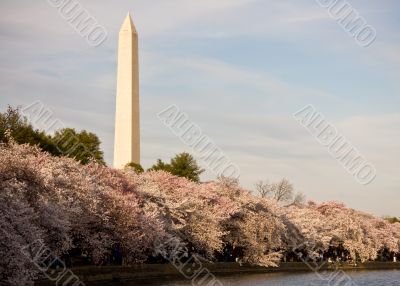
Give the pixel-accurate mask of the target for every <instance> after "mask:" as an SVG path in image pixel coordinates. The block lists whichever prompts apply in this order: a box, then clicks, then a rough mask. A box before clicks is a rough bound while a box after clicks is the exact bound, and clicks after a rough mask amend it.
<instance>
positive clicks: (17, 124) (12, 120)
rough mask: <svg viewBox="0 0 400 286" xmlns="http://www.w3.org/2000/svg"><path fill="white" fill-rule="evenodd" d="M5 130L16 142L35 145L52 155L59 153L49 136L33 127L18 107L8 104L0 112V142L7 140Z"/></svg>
mask: <svg viewBox="0 0 400 286" xmlns="http://www.w3.org/2000/svg"><path fill="white" fill-rule="evenodd" d="M7 130H9V132H10V135H11V137H12V138H13V139H14V140H15V142H17V143H18V144H29V145H37V146H39V147H40V148H41V149H42V150H43V151H46V152H49V153H50V154H52V155H56V156H57V155H60V154H61V152H60V151H59V150H58V148H57V146H56V144H55V143H54V142H53V141H52V139H51V138H50V136H48V135H46V134H45V132H43V131H39V130H37V129H34V128H33V127H32V125H31V124H29V123H28V120H27V119H26V117H24V116H22V115H21V113H20V111H19V109H18V108H12V107H11V106H8V108H7V110H6V111H5V112H4V113H0V142H3V143H6V142H7V140H8V139H7V137H6V135H5V133H6V131H7Z"/></svg>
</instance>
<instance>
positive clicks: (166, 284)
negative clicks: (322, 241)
mask: <svg viewBox="0 0 400 286" xmlns="http://www.w3.org/2000/svg"><path fill="white" fill-rule="evenodd" d="M330 274H332V273H322V277H329V275H330ZM345 275H346V276H343V274H342V276H340V278H342V279H340V278H339V276H336V278H334V279H332V280H331V281H330V282H329V280H325V281H324V280H322V279H321V278H319V277H318V276H317V275H316V274H315V273H293V274H290V273H272V274H251V275H235V276H225V277H219V278H218V279H219V281H220V282H221V283H222V284H223V285H224V286H350V285H351V286H400V270H389V271H386V270H385V271H383V270H382V271H350V272H346V273H345ZM344 279H351V280H352V281H353V282H354V284H351V283H350V282H349V283H348V284H346V282H347V281H351V280H344ZM206 284H207V283H204V284H201V283H199V284H196V283H193V284H192V283H191V281H190V280H184V279H181V280H175V281H165V280H158V281H155V280H153V281H134V282H133V281H132V282H125V283H121V284H107V285H105V284H104V285H102V286H117V285H118V286H136V285H137V286H139V285H140V286H192V285H195V286H197V285H199V286H203V285H204V286H205V285H206ZM215 285H219V284H215Z"/></svg>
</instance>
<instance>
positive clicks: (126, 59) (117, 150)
mask: <svg viewBox="0 0 400 286" xmlns="http://www.w3.org/2000/svg"><path fill="white" fill-rule="evenodd" d="M139 117H140V116H139V56H138V34H137V32H136V29H135V26H134V25H133V22H132V19H131V16H130V14H129V13H128V16H126V18H125V21H124V23H123V24H122V27H121V30H120V32H119V44H118V76H117V99H116V110H115V137H114V168H118V169H122V168H124V166H125V165H126V164H128V163H130V162H133V163H137V164H140V122H139Z"/></svg>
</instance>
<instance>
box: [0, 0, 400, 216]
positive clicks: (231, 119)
mask: <svg viewBox="0 0 400 286" xmlns="http://www.w3.org/2000/svg"><path fill="white" fill-rule="evenodd" d="M77 1H78V0H77ZM51 2H52V1H51V0H47V1H46V0H42V1H26V0H2V1H1V2H0V43H1V53H0V110H1V111H4V110H5V109H6V107H7V105H8V104H10V105H12V106H14V107H15V106H22V107H24V106H27V105H29V104H32V103H34V102H36V101H40V102H41V103H42V104H43V105H44V106H45V107H46V108H48V109H49V110H51V111H52V114H53V116H54V117H55V118H57V119H58V120H60V121H61V122H63V123H64V124H65V125H66V126H69V127H73V128H76V129H77V130H82V129H86V130H89V131H92V132H94V133H96V134H97V135H98V136H99V138H100V140H101V141H102V145H101V148H102V149H103V150H104V154H105V159H106V161H107V163H108V164H110V165H111V164H112V157H113V138H114V116H115V95H116V62H117V45H118V31H119V29H120V26H121V24H122V22H123V20H124V18H125V17H126V14H127V12H128V11H130V12H131V15H132V18H133V21H134V23H135V26H136V29H137V30H138V33H139V40H140V43H139V46H140V51H139V54H140V101H141V107H140V108H141V133H142V134H141V147H142V150H141V156H142V165H143V166H144V167H146V168H148V167H150V166H151V165H152V164H153V163H154V162H155V161H156V159H158V158H161V159H163V160H166V161H167V160H169V158H171V157H173V156H174V155H175V154H177V153H180V152H183V151H187V152H189V153H193V151H192V149H191V147H190V146H187V145H185V144H184V143H183V142H182V141H181V140H180V138H179V137H177V136H176V135H175V134H174V133H173V132H171V131H170V129H169V128H168V127H166V126H165V125H164V124H163V123H162V122H161V121H160V120H159V119H158V118H157V113H159V112H160V111H161V110H163V109H165V108H167V107H168V106H170V105H171V104H175V105H177V106H178V107H179V109H180V110H181V111H182V112H185V113H186V114H188V116H189V117H190V120H191V121H192V122H193V123H195V124H197V125H198V126H199V127H200V128H201V130H202V132H203V133H204V134H206V135H207V136H208V137H210V138H211V139H212V140H213V142H215V144H216V146H218V147H219V148H220V149H221V150H222V151H223V152H224V154H226V156H227V157H229V158H230V160H231V161H232V162H234V163H235V164H237V165H238V166H239V168H240V183H241V184H242V185H243V186H244V187H246V188H248V189H251V190H253V189H254V184H255V183H256V182H257V181H259V180H269V181H270V182H274V181H278V180H280V179H281V178H284V177H285V178H287V179H288V180H289V181H290V182H291V183H292V184H293V185H294V188H295V190H296V191H298V192H302V193H304V194H305V195H306V197H307V198H308V199H310V200H315V201H329V200H336V201H342V202H344V203H345V204H346V205H347V206H349V207H352V208H356V209H360V210H364V211H367V212H371V213H374V214H376V215H395V216H400V204H399V202H400V176H399V165H398V162H399V159H400V148H399V147H400V146H399V142H400V133H399V131H400V110H399V108H400V84H399V83H400V33H399V29H400V28H399V27H400V14H399V13H400V12H399V11H400V2H399V1H396V0H380V1H378V0H375V1H373V0H371V1H362V0H348V1H347V2H348V3H349V4H351V6H352V7H353V9H354V11H357V13H359V15H361V16H362V17H364V18H365V19H366V21H367V23H368V24H369V25H371V27H373V28H374V29H375V30H376V34H377V37H376V40H375V41H374V42H373V43H372V44H371V45H370V46H368V47H362V46H360V45H358V44H357V42H356V41H355V39H354V38H353V37H351V36H350V35H349V34H348V33H347V32H346V31H345V30H344V29H343V27H342V26H341V25H340V24H338V22H337V21H336V20H335V19H333V18H332V17H331V16H330V14H329V11H328V10H327V9H325V8H324V7H321V6H320V5H319V4H318V2H317V1H315V0H280V1H272V0H218V1H215V0H201V1H200V0H151V1H144V0H130V1H127V0H116V1H90V0H79V3H80V4H81V5H82V7H84V8H85V9H86V10H87V11H88V12H89V13H90V15H92V16H93V17H94V18H95V19H96V21H97V22H98V23H99V24H100V25H102V26H104V28H105V29H106V30H107V35H108V37H107V39H106V40H105V41H104V42H103V43H102V44H101V45H99V46H97V47H93V46H91V45H89V44H88V42H87V41H86V39H85V38H83V37H81V35H80V34H79V33H78V32H76V30H75V29H74V27H72V26H71V25H70V24H69V23H68V21H67V20H66V19H65V18H64V17H63V16H62V15H60V13H59V11H58V10H57V8H55V7H53V6H52V5H50V3H51ZM53 2H55V0H53ZM307 104H311V105H313V106H314V107H315V108H316V109H317V110H318V111H319V112H320V113H321V114H323V115H324V117H325V118H326V120H327V121H328V122H330V123H331V124H332V125H333V126H335V128H336V129H337V130H338V132H340V133H341V134H343V135H344V136H345V138H346V139H347V140H348V141H349V142H351V144H352V145H353V146H354V147H355V148H356V149H357V150H358V151H359V152H360V153H361V154H362V155H363V156H364V157H365V158H366V159H367V160H368V161H369V162H371V164H373V165H374V166H375V168H376V173H377V176H376V178H375V180H374V181H373V182H372V183H370V184H368V185H362V184H359V183H358V182H357V180H356V179H355V178H354V177H353V176H352V175H351V174H349V173H348V172H347V171H346V170H345V169H344V168H343V167H342V165H341V164H340V163H339V162H338V161H337V160H336V159H334V158H332V156H331V155H330V154H329V152H328V151H327V148H326V147H324V146H322V145H321V144H320V143H318V141H317V140H316V139H315V137H313V136H312V135H311V134H310V133H309V132H308V131H307V130H306V129H305V128H304V127H302V126H301V125H300V124H299V122H297V121H296V120H295V119H294V118H293V113H294V112H296V111H298V110H300V109H301V108H303V107H304V106H305V105H307ZM194 155H195V157H196V154H194ZM196 158H197V157H196ZM198 159H199V158H198ZM199 163H200V164H202V166H203V167H204V168H205V169H206V172H205V173H204V174H203V175H202V180H205V181H206V180H212V179H215V177H216V175H215V174H214V173H213V172H212V171H211V170H210V169H209V168H208V167H207V164H204V163H203V162H202V161H201V160H199Z"/></svg>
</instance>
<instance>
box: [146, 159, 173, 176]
mask: <svg viewBox="0 0 400 286" xmlns="http://www.w3.org/2000/svg"><path fill="white" fill-rule="evenodd" d="M149 171H166V172H170V173H171V165H170V164H167V163H164V162H163V161H162V160H161V159H157V163H156V164H154V165H153V166H152V167H151V168H150V169H149Z"/></svg>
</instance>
